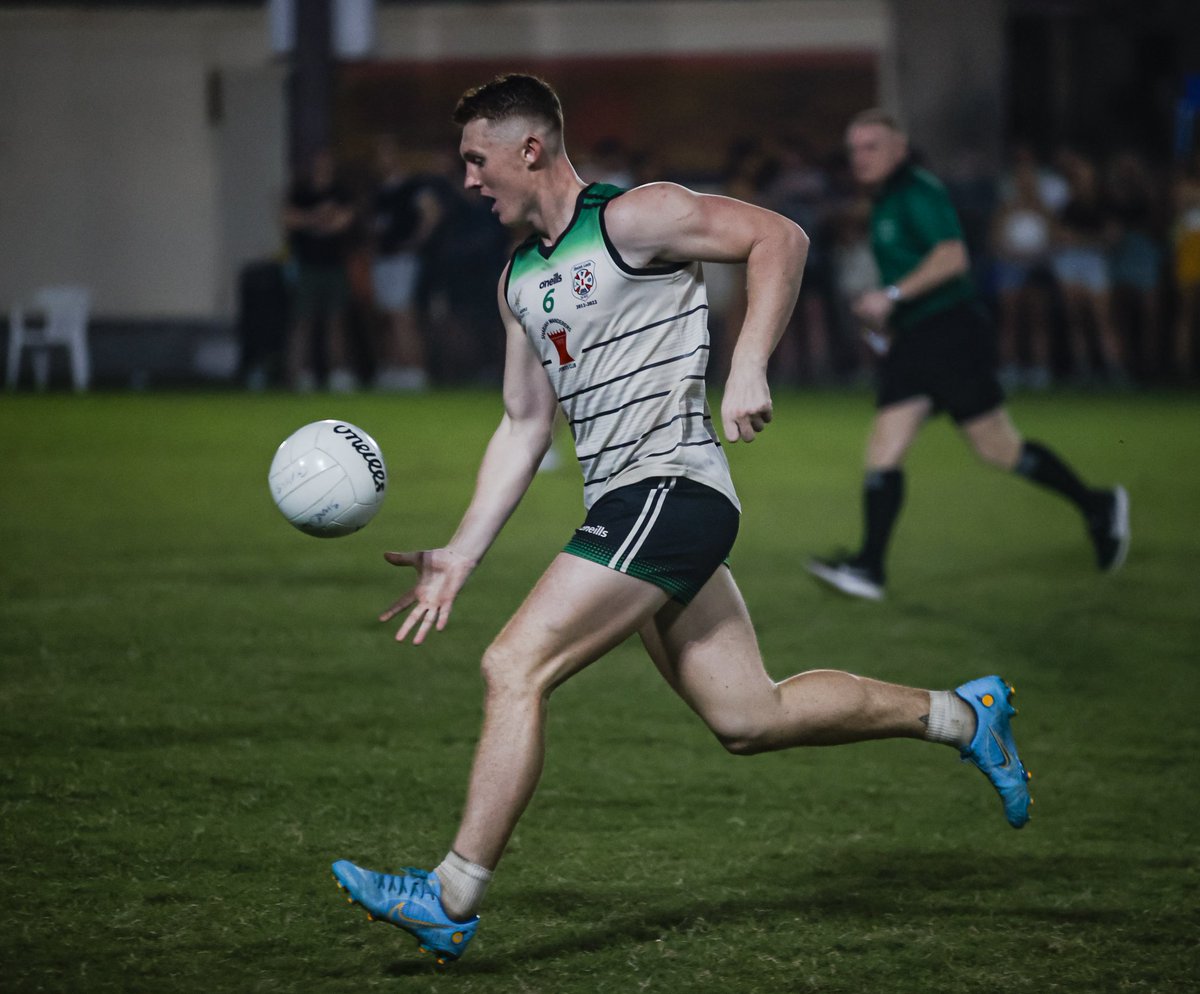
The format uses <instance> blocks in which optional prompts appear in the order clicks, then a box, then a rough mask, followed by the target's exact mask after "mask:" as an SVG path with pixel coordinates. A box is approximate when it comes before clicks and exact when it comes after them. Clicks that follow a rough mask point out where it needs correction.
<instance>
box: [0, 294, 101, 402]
mask: <svg viewBox="0 0 1200 994" xmlns="http://www.w3.org/2000/svg"><path fill="white" fill-rule="evenodd" d="M91 302H92V295H91V293H90V292H89V291H88V290H87V288H86V287H81V286H47V287H42V288H41V289H40V290H37V291H35V293H34V295H33V299H32V300H31V301H30V303H29V306H28V307H24V306H22V305H19V304H18V305H16V306H14V307H13V308H11V309H10V310H9V316H8V374H7V386H8V388H9V389H10V390H12V389H13V388H14V387H16V385H17V379H18V376H19V374H20V371H21V352H22V351H23V350H25V349H29V350H30V351H31V353H32V354H31V356H30V359H31V361H32V363H33V379H34V382H35V383H36V384H37V387H38V389H39V390H45V389H46V383H47V382H48V381H49V379H50V349H51V348H53V347H54V346H60V345H61V346H63V347H65V348H66V350H67V354H68V357H69V358H70V361H71V383H72V384H73V385H74V387H75V389H76V390H86V389H87V388H88V384H89V382H91V378H92V361H91V353H90V352H89V350H88V335H87V329H88V316H89V312H90V310H91ZM28 313H34V314H40V315H42V318H43V320H42V321H41V322H30V321H28V320H27V319H26V318H27V314H28Z"/></svg>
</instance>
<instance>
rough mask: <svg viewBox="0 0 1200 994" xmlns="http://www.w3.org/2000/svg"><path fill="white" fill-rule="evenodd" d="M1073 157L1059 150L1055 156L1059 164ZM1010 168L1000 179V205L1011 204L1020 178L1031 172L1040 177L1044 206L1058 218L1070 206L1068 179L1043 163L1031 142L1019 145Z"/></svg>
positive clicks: (1069, 152) (997, 191) (1039, 183)
mask: <svg viewBox="0 0 1200 994" xmlns="http://www.w3.org/2000/svg"><path fill="white" fill-rule="evenodd" d="M1073 155H1074V153H1073V152H1071V151H1070V150H1069V149H1065V148H1064V149H1060V150H1059V152H1058V154H1057V155H1056V156H1055V160H1056V161H1057V162H1063V161H1069V160H1070V158H1071V157H1072V156H1073ZM1009 159H1010V163H1011V165H1010V166H1009V169H1008V171H1007V172H1006V173H1005V174H1004V175H1003V176H1001V177H1000V182H999V184H998V188H997V190H996V193H997V196H998V197H999V199H1000V202H1001V203H1003V202H1005V201H1008V200H1011V199H1012V198H1013V196H1014V195H1015V193H1016V184H1017V179H1016V177H1017V174H1018V173H1020V172H1029V171H1032V172H1033V173H1034V175H1035V176H1036V177H1037V195H1038V200H1040V201H1041V204H1042V206H1043V207H1044V208H1045V209H1046V211H1047V212H1048V213H1050V214H1052V215H1057V214H1058V213H1060V212H1061V211H1062V209H1063V208H1064V207H1066V206H1067V201H1068V200H1069V199H1070V198H1071V188H1070V186H1069V185H1068V183H1067V180H1066V177H1065V176H1063V174H1062V173H1061V172H1060V171H1059V170H1058V169H1056V168H1054V167H1053V166H1049V165H1047V164H1046V163H1044V162H1042V161H1041V160H1040V159H1039V158H1038V155H1037V152H1036V151H1034V148H1033V146H1032V145H1030V144H1029V143H1028V142H1017V143H1016V144H1015V145H1014V146H1013V148H1012V152H1011V153H1010V156H1009Z"/></svg>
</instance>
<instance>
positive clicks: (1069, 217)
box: [239, 138, 1200, 392]
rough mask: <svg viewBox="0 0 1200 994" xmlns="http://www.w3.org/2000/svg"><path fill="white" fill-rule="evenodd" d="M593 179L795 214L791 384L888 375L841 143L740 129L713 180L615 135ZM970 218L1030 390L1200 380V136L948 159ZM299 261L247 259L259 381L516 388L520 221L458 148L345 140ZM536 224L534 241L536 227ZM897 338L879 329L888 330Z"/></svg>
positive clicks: (863, 222)
mask: <svg viewBox="0 0 1200 994" xmlns="http://www.w3.org/2000/svg"><path fill="white" fill-rule="evenodd" d="M579 171H580V174H581V176H582V178H583V179H584V180H586V181H589V182H609V183H614V184H616V185H618V186H624V187H628V186H634V185H636V184H638V183H642V182H647V181H650V180H656V179H669V180H677V181H680V182H683V183H685V184H687V185H688V186H691V187H692V188H694V189H698V190H702V191H705V192H712V193H725V194H728V195H730V196H735V197H738V198H740V199H743V200H747V201H750V202H752V203H756V204H760V205H762V206H764V207H768V208H771V209H773V210H776V211H778V212H780V213H781V214H784V215H785V216H787V217H789V218H792V219H793V220H795V221H796V222H797V223H798V224H800V225H801V226H802V227H803V228H804V229H805V231H807V232H808V234H809V237H810V239H811V247H810V254H809V262H808V266H807V268H806V271H805V278H804V284H803V287H802V290H801V295H800V300H799V303H798V304H797V307H796V310H795V313H794V315H793V319H792V325H791V327H790V328H789V332H788V334H787V335H785V336H784V339H783V341H782V342H781V343H780V347H779V349H778V350H777V353H776V355H775V357H774V359H773V360H772V363H773V365H772V376H773V377H774V379H775V381H776V382H777V383H785V384H796V385H800V384H830V385H837V384H853V383H856V382H858V381H860V380H863V379H866V378H867V377H868V376H869V373H870V366H871V361H872V358H871V352H870V347H869V343H868V341H867V339H866V338H865V336H864V335H863V333H862V329H861V328H859V327H858V325H857V323H856V322H855V320H854V318H853V316H852V314H851V313H850V309H849V302H850V301H851V300H852V299H853V298H854V297H856V296H857V295H858V294H860V293H861V292H863V291H864V290H866V289H869V288H871V287H873V286H876V285H878V275H877V273H876V271H875V266H874V261H873V258H872V255H871V251H870V245H869V241H868V238H869V234H868V218H869V213H870V204H869V202H868V201H867V200H866V199H865V198H864V196H863V195H862V193H861V192H860V191H858V190H856V189H855V186H854V183H853V181H852V179H851V178H850V176H849V173H848V171H847V168H846V164H845V161H844V157H843V156H842V155H841V154H840V152H833V153H830V154H826V155H822V154H818V153H817V152H816V151H815V150H814V149H813V148H812V147H810V145H809V144H808V143H807V142H805V141H804V140H802V139H799V138H793V139H787V140H778V141H772V142H769V143H768V142H764V141H759V140H745V141H738V142H734V143H732V144H731V145H730V147H729V149H728V155H727V158H726V161H725V163H724V167H723V169H721V170H720V171H719V172H717V173H716V174H710V175H695V174H689V173H686V172H683V171H680V170H676V169H673V168H672V166H671V164H670V163H669V162H666V161H663V160H658V159H654V158H651V157H649V156H646V155H641V154H638V153H637V152H635V151H633V150H630V149H627V148H626V147H625V146H623V145H622V144H621V143H620V142H619V141H617V140H614V139H608V140H605V141H601V142H598V143H597V144H596V145H595V146H594V147H593V148H591V149H590V150H589V153H588V154H587V155H586V156H583V157H582V158H581V159H580V161H579ZM939 175H940V178H941V179H942V180H943V182H945V183H946V185H947V187H948V189H949V190H950V193H951V196H952V198H953V199H954V201H955V203H956V205H957V207H958V209H959V213H960V216H961V218H962V221H963V226H964V235H965V238H966V241H967V246H968V249H969V251H970V254H971V259H972V269H973V275H974V278H975V280H976V283H977V285H978V287H979V289H980V291H981V294H982V297H983V299H984V300H985V301H986V302H987V303H988V304H989V306H990V307H991V308H992V310H993V312H994V315H995V320H996V327H997V343H998V360H999V363H1000V370H1001V376H1002V380H1003V382H1004V383H1005V385H1006V387H1008V388H1009V389H1010V390H1044V389H1048V388H1049V387H1051V386H1052V385H1054V384H1070V385H1078V386H1098V387H1112V388H1121V387H1127V386H1130V385H1133V384H1145V385H1155V384H1169V383H1174V382H1185V381H1191V380H1193V379H1194V378H1195V377H1196V375H1197V372H1198V370H1197V361H1196V344H1197V342H1196V340H1197V337H1198V336H1200V149H1198V150H1197V151H1196V153H1195V154H1194V155H1193V156H1192V158H1191V159H1190V161H1189V162H1187V163H1185V164H1177V165H1166V166H1164V165H1159V164H1155V163H1152V162H1150V161H1148V160H1147V159H1146V158H1145V157H1144V156H1142V155H1140V154H1138V153H1136V152H1132V151H1123V152H1119V153H1115V154H1111V155H1106V156H1103V157H1101V156H1094V155H1089V154H1087V153H1085V152H1084V151H1081V150H1079V149H1074V148H1069V147H1062V148H1059V149H1057V150H1055V151H1053V153H1050V154H1045V155H1042V154H1039V153H1038V152H1037V151H1036V150H1035V149H1033V148H1032V147H1030V146H1027V145H1016V146H1014V147H1013V148H1012V149H1011V150H1010V153H1009V156H1008V161H1007V163H1006V166H1005V168H1004V169H1003V171H1002V172H1001V174H1000V175H988V174H986V173H984V172H982V171H980V170H978V169H975V168H972V167H971V166H970V165H969V164H967V165H963V166H961V167H959V168H957V169H954V170H951V171H947V172H941V173H940V174H939ZM283 220H284V227H285V229H286V232H287V242H288V251H287V253H286V257H285V259H283V260H282V261H278V260H267V261H262V262H257V263H253V264H251V265H248V266H247V267H245V269H244V270H243V272H242V275H241V283H240V307H239V310H240V316H239V323H240V326H241V335H242V342H243V376H244V378H245V382H246V383H247V385H248V386H251V387H261V386H267V385H275V384H282V385H285V386H288V387H290V388H292V389H295V390H298V391H308V390H313V389H317V388H320V387H324V388H326V389H329V390H333V391H339V392H349V391H353V390H356V389H367V388H373V389H378V390H388V391H415V390H422V389H424V388H426V387H427V386H429V385H431V384H435V383H442V384H449V383H469V382H495V381H496V380H497V379H498V377H499V375H500V372H501V367H502V362H503V336H502V333H501V331H500V325H499V321H498V319H497V316H496V282H497V279H498V277H499V275H500V273H501V271H502V269H503V267H504V264H505V262H506V260H507V258H508V256H509V253H510V252H511V250H512V248H513V244H514V243H513V239H514V237H515V236H514V235H513V234H512V233H510V232H508V231H506V230H505V229H504V228H502V227H501V226H500V224H499V223H498V222H497V221H496V219H495V218H494V216H493V215H492V214H491V211H490V203H489V202H487V201H484V200H482V199H480V198H479V197H478V196H477V195H475V194H473V193H470V192H468V191H465V190H463V188H462V183H461V164H460V163H459V162H458V159H457V156H456V155H454V154H453V153H452V152H448V153H447V154H446V155H445V156H444V157H442V159H441V160H440V161H437V162H427V163H422V167H421V168H416V169H414V168H411V167H410V165H409V164H408V161H407V160H406V159H405V157H404V154H403V150H402V149H401V147H400V146H399V145H398V144H397V143H396V142H395V141H394V140H392V139H389V138H383V139H380V140H379V141H378V143H377V145H376V148H375V149H374V153H373V156H372V157H370V159H369V161H366V160H364V161H361V162H353V163H343V164H341V168H338V165H337V164H335V162H334V159H333V157H332V155H331V154H330V153H329V152H328V151H322V152H320V153H318V154H317V155H316V156H314V158H313V161H312V162H311V163H310V168H308V169H307V170H305V171H304V172H303V173H302V174H301V175H298V176H297V177H295V179H294V182H293V185H292V187H291V189H290V190H289V192H288V195H287V198H286V202H285V204H284V205H283ZM518 237H519V236H518ZM706 272H708V274H709V275H708V280H709V293H710V301H711V304H712V310H711V324H712V328H713V339H714V351H713V362H714V363H715V364H716V366H717V368H716V369H715V370H714V372H715V374H716V375H717V376H719V375H720V373H721V365H722V364H723V362H725V361H727V357H728V355H729V351H730V348H731V337H732V336H733V335H735V334H736V329H737V328H738V326H739V324H740V315H741V309H742V308H743V307H744V306H745V299H744V285H743V280H742V278H741V274H740V273H739V272H738V271H737V269H736V267H706ZM876 345H877V343H876Z"/></svg>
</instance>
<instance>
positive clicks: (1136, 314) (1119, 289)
mask: <svg viewBox="0 0 1200 994" xmlns="http://www.w3.org/2000/svg"><path fill="white" fill-rule="evenodd" d="M1107 187H1108V200H1109V204H1110V206H1111V209H1112V214H1113V219H1114V221H1115V222H1116V226H1117V233H1116V239H1117V240H1116V244H1115V245H1114V246H1113V251H1112V260H1111V264H1112V281H1113V306H1114V313H1115V315H1116V320H1117V325H1118V327H1119V328H1120V329H1121V339H1122V341H1123V342H1124V343H1125V345H1126V349H1127V350H1128V356H1129V360H1130V363H1131V365H1132V364H1133V362H1134V357H1135V356H1136V370H1137V372H1138V374H1139V375H1141V376H1153V375H1155V374H1157V373H1158V372H1159V366H1160V364H1161V360H1160V355H1161V348H1160V339H1161V336H1162V316H1163V308H1162V292H1161V291H1162V267H1163V256H1164V251H1163V237H1162V224H1161V213H1160V209H1159V197H1158V192H1157V186H1156V184H1155V182H1154V179H1153V177H1152V176H1151V174H1150V167H1149V166H1148V165H1147V164H1146V162H1145V160H1144V159H1142V158H1141V157H1140V156H1138V155H1137V154H1135V153H1132V152H1123V153H1121V154H1119V155H1117V156H1115V157H1114V158H1113V160H1112V162H1111V163H1110V164H1109V169H1108V183H1107ZM1134 343H1136V347H1135V344H1134Z"/></svg>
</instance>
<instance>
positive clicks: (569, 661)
mask: <svg viewBox="0 0 1200 994" xmlns="http://www.w3.org/2000/svg"><path fill="white" fill-rule="evenodd" d="M666 601H667V594H666V593H665V592H664V591H663V590H661V589H660V588H658V587H656V586H654V585H653V584H651V583H648V582H647V581H645V580H639V579H637V578H636V577H632V576H629V575H628V574H626V573H619V572H617V571H615V570H611V569H608V568H606V567H604V566H601V565H599V564H598V563H593V562H590V561H588V560H586V559H581V558H579V557H578V556H572V555H568V554H566V553H560V554H559V555H558V556H557V557H555V559H554V561H553V562H552V563H551V564H550V566H549V567H548V568H547V570H546V572H545V573H543V574H542V576H541V579H539V580H538V582H537V583H536V584H535V585H534V588H533V590H531V591H530V593H529V595H528V596H527V597H526V598H525V601H524V602H523V603H522V604H521V606H520V607H519V608H518V609H517V611H516V613H515V614H514V615H513V616H512V618H511V619H510V620H509V621H508V623H507V624H506V625H505V626H504V628H503V629H502V630H501V632H500V634H499V635H497V636H496V638H495V640H494V641H493V642H492V644H491V646H490V647H489V648H488V650H487V652H486V653H485V654H484V676H485V678H486V679H487V681H488V685H489V687H491V688H493V689H503V688H508V689H514V688H515V689H520V690H522V691H526V690H529V689H530V688H533V689H536V690H538V691H540V692H543V693H544V692H549V691H550V690H551V689H553V688H554V687H555V686H557V685H558V684H560V683H562V682H563V681H564V680H566V679H567V678H568V677H569V676H571V675H572V674H574V673H576V672H578V671H579V670H581V669H583V668H584V667H585V666H587V665H588V664H589V663H591V662H593V661H594V660H596V659H598V658H599V657H600V656H602V655H604V653H606V652H607V651H608V650H609V649H611V648H613V647H614V646H616V645H618V644H619V643H620V642H622V641H623V640H624V639H626V638H628V637H629V636H630V635H632V634H633V633H634V632H636V631H637V630H638V629H639V628H640V627H641V626H642V625H643V624H645V622H646V620H647V619H648V618H651V617H653V615H654V614H655V613H656V612H657V611H659V610H660V609H661V608H662V606H663V604H664V603H665V602H666Z"/></svg>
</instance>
